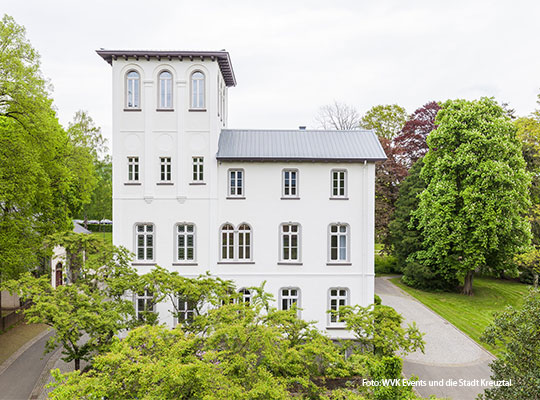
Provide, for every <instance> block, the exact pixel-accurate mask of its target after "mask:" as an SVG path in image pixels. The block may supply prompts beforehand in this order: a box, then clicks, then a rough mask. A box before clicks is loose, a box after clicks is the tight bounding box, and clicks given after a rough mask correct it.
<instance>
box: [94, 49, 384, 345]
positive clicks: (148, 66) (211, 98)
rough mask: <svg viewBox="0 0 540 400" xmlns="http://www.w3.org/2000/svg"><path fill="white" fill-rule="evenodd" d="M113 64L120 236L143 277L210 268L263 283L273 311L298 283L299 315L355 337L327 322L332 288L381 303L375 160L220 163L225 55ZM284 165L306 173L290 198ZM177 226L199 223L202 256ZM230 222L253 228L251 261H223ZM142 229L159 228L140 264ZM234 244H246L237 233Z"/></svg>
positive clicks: (116, 231)
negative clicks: (188, 254) (163, 95)
mask: <svg viewBox="0 0 540 400" xmlns="http://www.w3.org/2000/svg"><path fill="white" fill-rule="evenodd" d="M102 57H103V55H102ZM104 58H105V57H104ZM115 58H116V57H115ZM126 58H127V59H126ZM169 58H171V57H169ZM110 62H111V64H112V74H113V80H112V81H113V221H114V224H113V243H114V244H115V245H117V246H125V247H126V248H128V249H130V250H132V251H133V253H135V255H136V260H134V262H133V264H134V265H135V266H136V267H137V268H138V270H139V271H140V272H141V273H145V272H148V271H150V270H151V269H152V267H153V266H154V265H160V266H162V267H165V268H168V269H170V270H174V271H178V272H179V273H181V274H183V275H186V276H192V277H194V276H197V275H199V274H203V273H205V272H206V271H209V272H210V273H211V274H213V275H217V276H220V277H222V278H225V279H231V280H233V281H234V282H235V283H236V285H237V287H238V288H243V287H250V286H258V285H260V284H261V282H263V281H266V282H267V283H266V290H267V291H268V292H269V293H271V294H273V295H274V297H275V299H276V307H280V302H279V300H280V298H281V293H282V289H283V288H296V289H297V290H298V293H297V297H298V303H299V305H300V307H301V308H302V309H303V310H302V312H301V316H302V318H304V319H306V320H315V321H318V323H317V326H318V328H319V329H321V330H322V331H325V332H327V333H328V334H329V335H330V336H332V337H348V335H347V332H346V331H344V330H343V329H341V327H340V326H339V324H336V323H333V324H332V323H331V322H330V319H329V316H328V314H327V310H328V309H329V302H330V294H329V291H330V290H331V289H336V288H339V289H340V290H341V289H346V291H347V303H348V304H351V305H354V304H360V305H363V306H366V305H368V304H370V303H372V302H373V296H374V255H373V253H374V252H373V249H374V197H375V196H374V187H375V182H374V179H375V165H374V163H373V162H365V161H364V162H335V161H334V162H332V161H328V160H326V161H322V160H321V161H320V162H317V161H316V160H311V161H302V162H300V161H295V160H290V161H272V162H268V161H266V162H259V161H219V160H217V159H216V153H217V152H218V140H219V135H220V132H221V130H222V129H223V128H227V111H228V110H227V100H226V96H227V87H226V86H227V83H226V82H225V79H224V77H223V70H222V68H220V65H219V64H218V62H217V61H216V60H214V61H213V60H212V58H211V57H204V58H202V59H201V57H199V58H194V59H193V60H191V59H190V58H188V57H183V59H182V60H181V61H180V59H179V58H176V59H175V58H172V59H171V60H169V59H168V58H165V57H163V58H161V59H160V60H158V59H157V58H156V57H150V58H149V59H145V58H143V57H138V60H137V59H135V58H133V57H125V58H124V57H117V58H116V59H114V58H113V59H112V60H111V61H110ZM130 71H136V72H137V73H138V74H139V76H140V98H139V101H140V104H139V107H126V96H127V94H126V90H127V89H126V85H127V82H126V75H127V74H128V73H129V72H130ZM162 71H168V72H170V73H171V74H172V107H170V108H168V109H167V110H160V109H159V98H158V96H159V93H160V80H159V74H160V73H161V72H162ZM195 71H200V72H202V73H203V74H204V82H205V85H204V107H202V108H201V107H199V108H196V109H193V108H192V104H191V103H192V102H191V98H192V97H191V91H192V83H191V78H192V73H193V72H195ZM229 83H230V79H229ZM229 86H231V85H229ZM134 157H136V158H137V161H138V167H137V168H138V176H137V179H133V178H134V176H133V173H134V171H133V170H131V175H130V172H129V171H130V169H129V168H130V167H129V163H130V158H131V160H132V159H133V158H134ZM194 157H197V158H201V157H202V158H203V165H204V169H203V171H204V176H203V180H202V181H193V162H194V161H193V158H194ZM163 158H165V159H166V160H168V159H170V165H171V169H170V179H166V180H165V181H163V179H162V178H163V177H162V176H161V173H162V170H161V163H162V162H163V161H162V159H163ZM131 162H132V161H131ZM168 162H169V161H168ZM231 169H232V170H241V171H242V173H243V175H242V186H243V192H242V195H241V196H238V197H236V198H231V196H230V188H229V181H230V175H229V174H230V172H229V171H230V170H231ZM284 169H291V170H294V171H296V174H297V175H296V179H297V184H296V189H297V197H295V198H292V199H291V198H284V196H283V170H284ZM333 170H340V171H346V196H341V197H340V198H333V197H332V175H331V174H332V171H333ZM167 178H169V177H167ZM178 224H188V225H191V226H193V227H194V234H193V237H194V239H195V242H194V245H193V249H194V252H195V254H194V257H193V258H194V259H193V260H179V259H178V249H177V246H178V237H177V225H178ZM225 224H229V225H231V226H233V227H234V228H235V229H238V227H239V226H240V225H242V224H246V225H249V228H250V246H249V247H250V249H249V253H250V254H249V257H246V255H245V254H244V258H245V259H242V260H236V261H235V260H227V259H223V247H222V245H223V243H222V235H221V231H220V229H221V227H223V226H224V225H225ZM282 224H293V225H296V226H298V230H299V232H298V234H297V235H298V236H297V238H298V240H299V245H298V255H297V259H296V260H293V261H292V262H291V261H290V260H285V262H284V260H282V257H280V256H282V254H283V253H282V250H283V249H282V245H283V241H282V236H281V234H280V229H281V225H282ZM141 225H145V226H151V227H152V228H151V230H152V232H151V233H150V235H151V236H152V239H151V241H152V243H151V246H150V247H151V257H146V256H147V254H146V253H145V255H144V256H143V257H142V258H143V259H137V258H140V257H137V256H138V250H140V249H138V243H137V234H138V233H137V232H136V230H137V229H138V228H137V227H138V226H141ZM330 225H336V226H346V236H347V239H346V240H347V243H346V257H345V258H346V259H343V260H338V261H337V262H336V261H335V260H332V259H331V258H332V257H331V255H330V250H329V249H330V236H329V235H330V233H329V227H330ZM234 235H237V232H235V233H234ZM235 240H236V243H235V245H238V237H237V236H235ZM139 244H140V243H139ZM235 251H236V250H235ZM344 254H345V253H344ZM145 258H146V259H145ZM236 258H237V257H236ZM170 309H171V306H170V305H168V304H160V305H157V311H158V312H159V314H160V320H161V321H164V322H167V323H168V324H170V325H173V323H174V321H173V318H172V316H171V315H170V313H168V310H170Z"/></svg>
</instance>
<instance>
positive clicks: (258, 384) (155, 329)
mask: <svg viewBox="0 0 540 400" xmlns="http://www.w3.org/2000/svg"><path fill="white" fill-rule="evenodd" d="M167 275H170V276H167ZM179 278H180V277H179V276H178V275H176V274H172V273H170V272H168V271H166V270H164V269H157V270H156V271H154V272H153V273H151V274H149V275H147V277H146V278H145V280H143V282H142V284H146V285H148V284H150V283H151V282H152V281H154V280H156V282H158V283H156V286H154V287H153V288H152V290H156V293H160V294H158V296H162V297H161V298H162V299H166V298H167V296H168V293H169V292H170V293H173V294H174V293H176V290H178V289H179V287H182V290H183V291H184V292H189V293H191V294H192V295H193V296H194V297H197V296H199V295H201V294H200V290H201V287H203V286H206V288H207V289H208V290H209V292H211V293H213V294H212V295H210V296H209V297H208V299H209V301H210V302H213V305H212V304H209V305H208V307H204V308H201V309H200V313H199V314H198V315H197V316H195V317H194V318H193V320H192V321H190V322H189V323H187V324H181V325H178V326H177V327H176V328H175V329H172V330H171V329H167V328H166V327H164V326H159V325H156V326H143V327H140V328H137V329H134V330H132V331H130V332H129V333H128V335H127V337H126V338H125V339H123V340H116V341H114V343H113V344H112V346H111V347H110V350H109V351H108V352H106V353H103V354H100V355H98V356H96V357H95V358H94V360H93V364H92V366H93V368H92V369H91V370H90V371H88V372H87V373H85V374H81V373H80V372H78V371H76V372H73V373H68V374H64V375H62V374H60V373H59V372H58V371H56V372H54V373H53V375H54V377H55V379H56V383H55V386H56V388H55V390H54V391H53V392H52V393H51V394H50V398H51V399H67V398H69V399H83V398H85V399H87V398H95V399H99V398H122V399H135V398H174V399H196V398H200V399H202V398H204V399H209V400H211V399H215V400H218V399H246V400H247V399H261V400H263V399H264V400H267V399H290V398H292V397H294V398H298V399H314V400H317V399H320V400H325V399H326V400H330V399H334V400H337V399H381V400H382V399H388V398H394V399H415V398H416V396H415V395H414V393H413V391H412V388H411V387H410V386H409V387H407V386H402V387H401V386H397V387H393V388H378V387H367V386H362V385H361V384H360V383H359V382H361V377H365V378H368V379H369V378H374V379H385V378H391V379H392V378H400V376H401V361H400V360H399V358H397V357H395V356H390V357H387V356H383V357H380V356H375V355H374V354H373V353H372V352H368V353H366V354H363V353H362V352H357V353H355V354H353V355H352V356H350V357H345V352H344V348H343V347H342V346H341V345H339V344H337V343H334V342H333V341H332V340H330V339H329V338H328V337H326V336H324V335H323V334H321V333H320V332H319V331H318V330H317V329H316V328H314V326H313V324H312V323H310V322H305V321H302V320H301V319H299V318H298V317H297V310H296V309H295V308H292V309H291V310H287V311H278V310H276V309H275V308H272V307H269V301H270V297H269V295H268V294H266V293H264V286H261V287H259V288H256V289H255V288H254V290H253V291H252V293H253V295H252V297H251V300H250V302H249V303H247V302H242V301H239V300H240V299H239V298H236V299H235V295H232V294H231V293H234V292H235V290H234V288H232V287H230V285H229V284H224V282H220V281H219V280H216V279H212V278H210V277H205V276H203V277H201V278H200V279H201V282H195V281H194V280H182V279H179ZM190 286H192V287H190ZM231 289H232V290H231ZM231 299H233V300H236V301H233V302H230V300H231ZM383 325H384V326H385V328H386V326H387V325H386V324H383ZM398 325H399V323H398ZM384 334H390V335H391V336H392V337H395V333H394V332H390V331H389V330H387V329H385V330H384V331H383V332H381V335H384ZM357 350H358V349H357ZM329 381H331V382H330V383H331V384H329ZM390 392H391V393H392V395H391V396H390V397H389V396H388V393H390Z"/></svg>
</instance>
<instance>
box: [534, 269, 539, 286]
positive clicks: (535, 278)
mask: <svg viewBox="0 0 540 400" xmlns="http://www.w3.org/2000/svg"><path fill="white" fill-rule="evenodd" d="M534 288H535V289H537V288H538V274H537V273H536V272H535V273H534Z"/></svg>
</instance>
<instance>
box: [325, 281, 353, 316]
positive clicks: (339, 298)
mask: <svg viewBox="0 0 540 400" xmlns="http://www.w3.org/2000/svg"><path fill="white" fill-rule="evenodd" d="M328 302H329V307H330V311H334V313H331V314H330V323H331V324H337V323H340V322H342V321H341V320H340V318H339V315H337V314H335V312H338V311H339V309H340V308H341V307H343V306H346V305H348V304H349V289H347V288H331V289H330V291H329V299H328Z"/></svg>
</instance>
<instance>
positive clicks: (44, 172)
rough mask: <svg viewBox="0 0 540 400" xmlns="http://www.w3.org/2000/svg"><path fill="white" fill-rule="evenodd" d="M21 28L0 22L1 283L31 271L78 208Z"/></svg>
mask: <svg viewBox="0 0 540 400" xmlns="http://www.w3.org/2000/svg"><path fill="white" fill-rule="evenodd" d="M39 68H40V63H39V55H38V53H37V52H36V51H35V50H34V49H33V48H32V46H31V45H30V43H29V41H28V40H27V39H26V37H25V30H24V28H23V27H21V26H19V25H17V24H16V23H15V21H14V20H13V18H11V17H9V16H7V15H5V16H4V17H3V18H2V20H1V21H0V228H1V229H0V281H1V280H2V279H8V278H11V277H15V276H17V275H18V274H19V273H21V272H23V271H25V270H28V269H30V268H33V267H35V266H36V265H37V264H38V259H39V257H40V255H41V254H42V253H41V251H40V249H41V244H42V241H43V239H44V237H45V235H47V234H50V233H52V232H57V231H63V230H66V229H68V228H69V226H70V224H71V221H70V217H71V215H70V213H71V210H73V209H74V208H76V207H78V206H79V205H80V204H81V198H82V197H83V196H82V194H81V192H80V191H78V190H77V186H78V183H77V176H76V174H74V173H73V171H71V170H70V167H69V165H68V164H69V163H66V159H68V158H69V155H70V151H71V145H70V140H69V138H68V136H67V134H66V132H65V131H64V130H63V129H62V127H61V125H60V124H59V122H58V120H57V118H56V114H55V111H54V109H53V107H52V100H51V99H50V97H49V91H48V86H47V82H46V81H45V79H44V78H43V77H42V75H41V71H40V69H39Z"/></svg>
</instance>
